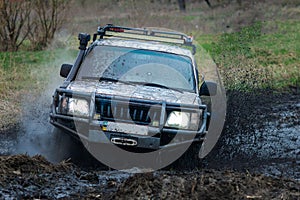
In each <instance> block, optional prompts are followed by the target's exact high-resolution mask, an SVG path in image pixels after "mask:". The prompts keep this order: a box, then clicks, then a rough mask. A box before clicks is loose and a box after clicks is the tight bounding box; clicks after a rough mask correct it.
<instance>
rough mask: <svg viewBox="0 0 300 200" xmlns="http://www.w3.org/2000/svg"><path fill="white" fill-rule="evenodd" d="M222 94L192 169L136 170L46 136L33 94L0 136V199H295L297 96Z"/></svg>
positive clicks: (299, 159)
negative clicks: (218, 122)
mask: <svg viewBox="0 0 300 200" xmlns="http://www.w3.org/2000/svg"><path fill="white" fill-rule="evenodd" d="M227 98H228V102H227V105H228V111H227V118H226V123H225V126H224V130H223V133H222V135H221V138H220V139H219V141H218V143H217V145H216V146H215V148H214V149H213V151H212V152H211V153H210V154H209V155H208V156H207V157H206V158H205V159H204V160H202V161H201V162H197V167H196V168H194V169H191V168H190V167H188V166H187V167H185V169H183V170H182V169H181V167H182V164H181V165H180V167H178V166H171V167H170V168H169V169H168V170H161V171H158V172H155V173H150V174H136V175H133V174H130V173H124V172H118V171H114V170H111V169H107V168H105V167H104V166H100V165H99V164H98V163H95V160H93V158H92V157H90V156H89V155H88V153H87V152H83V153H75V152H81V151H84V149H83V148H81V147H80V148H79V149H78V145H76V144H74V143H72V141H69V140H68V141H69V143H65V141H66V140H65V138H61V137H57V134H54V133H53V128H52V127H51V125H49V123H48V108H49V102H48V100H46V97H45V98H38V99H36V101H35V103H34V105H31V104H30V105H26V106H25V112H24V114H23V116H22V118H21V120H20V121H21V123H20V125H19V126H18V127H14V128H12V129H10V130H7V131H5V132H2V133H1V134H0V154H1V155H2V156H1V157H0V198H3V197H4V198H16V197H22V198H83V197H85V198H96V199H98V198H99V199H102V198H112V197H114V198H122V197H123V198H124V197H125V196H124V195H126V197H132V198H133V197H134V198H148V197H149V198H166V197H173V198H186V199H188V198H195V199H197V197H198V198H200V197H201V199H202V198H203V199H207V198H210V199H211V198H218V199H220V198H222V197H224V198H238V199H247V198H248V197H249V198H256V199H269V198H275V199H277V198H278V199H280V198H283V199H287V198H291V199H297V198H300V186H299V185H300V184H299V181H300V94H299V93H298V94H296V93H294V94H293V93H285V94H283V93H277V92H274V91H256V92H254V93H241V92H237V91H228V94H227ZM62 147H63V148H62ZM66 148H69V150H70V151H69V152H66V151H64V149H66ZM70 152H72V153H71V154H70ZM24 154H26V155H24ZM37 154H40V155H41V156H39V155H38V156H34V155H37ZM32 156H33V157H32ZM69 157H71V158H72V160H71V161H68V162H61V163H60V164H53V163H58V162H60V161H62V160H64V159H68V158H69ZM49 161H51V162H49ZM72 161H73V162H72ZM103 169H104V170H103ZM228 170H230V171H228ZM132 171H133V172H138V171H139V169H132Z"/></svg>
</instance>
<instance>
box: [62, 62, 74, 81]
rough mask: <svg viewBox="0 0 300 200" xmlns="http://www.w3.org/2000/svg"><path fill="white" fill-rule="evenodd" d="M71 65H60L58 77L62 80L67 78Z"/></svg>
mask: <svg viewBox="0 0 300 200" xmlns="http://www.w3.org/2000/svg"><path fill="white" fill-rule="evenodd" d="M72 67H73V65H71V64H62V65H61V68H60V76H61V77H63V78H67V77H68V75H69V73H70V71H71V69H72Z"/></svg>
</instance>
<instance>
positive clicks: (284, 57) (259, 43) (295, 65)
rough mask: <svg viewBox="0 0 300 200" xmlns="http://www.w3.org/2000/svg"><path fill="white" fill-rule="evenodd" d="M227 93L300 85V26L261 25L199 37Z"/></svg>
mask: <svg viewBox="0 0 300 200" xmlns="http://www.w3.org/2000/svg"><path fill="white" fill-rule="evenodd" d="M196 40H197V41H198V42H199V44H200V45H201V46H202V47H203V48H204V49H206V50H207V51H208V52H210V54H211V56H212V58H213V59H214V61H215V62H216V63H217V65H218V67H219V70H220V71H221V74H222V77H223V81H224V83H225V87H226V88H227V89H240V90H251V89H254V88H274V89H275V88H276V89H280V88H285V87H287V86H297V87H298V86H299V85H300V50H299V46H300V22H298V21H284V22H283V21H272V22H259V23H256V24H254V25H252V26H248V27H244V28H243V29H242V30H241V31H239V32H234V33H224V34H222V35H219V36H217V35H204V36H198V37H197V38H196Z"/></svg>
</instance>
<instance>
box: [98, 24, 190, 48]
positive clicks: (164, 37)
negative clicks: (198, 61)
mask: <svg viewBox="0 0 300 200" xmlns="http://www.w3.org/2000/svg"><path fill="white" fill-rule="evenodd" d="M97 36H100V39H103V38H104V37H112V36H115V37H120V38H127V39H137V40H146V41H157V42H165V43H172V44H178V45H185V46H189V47H192V53H193V54H195V53H196V46H195V45H194V44H193V43H192V42H193V38H192V37H191V36H187V35H185V34H183V33H180V32H170V31H162V30H155V29H147V28H131V27H125V26H114V25H113V24H107V25H105V26H103V27H101V26H99V27H98V30H97V32H96V33H95V34H94V37H93V41H95V40H96V39H97Z"/></svg>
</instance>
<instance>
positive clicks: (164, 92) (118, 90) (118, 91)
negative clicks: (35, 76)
mask: <svg viewBox="0 0 300 200" xmlns="http://www.w3.org/2000/svg"><path fill="white" fill-rule="evenodd" d="M67 89H69V90H72V91H77V92H86V93H92V92H95V93H96V94H103V95H109V96H121V97H128V98H136V99H145V100H153V101H165V102H167V103H180V104H197V101H196V99H197V94H195V93H192V92H186V91H183V92H179V91H175V90H171V89H165V88H158V87H153V86H145V85H133V84H124V83H120V82H117V83H115V82H105V81H103V82H98V81H74V82H72V83H70V84H69V86H68V87H67Z"/></svg>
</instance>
